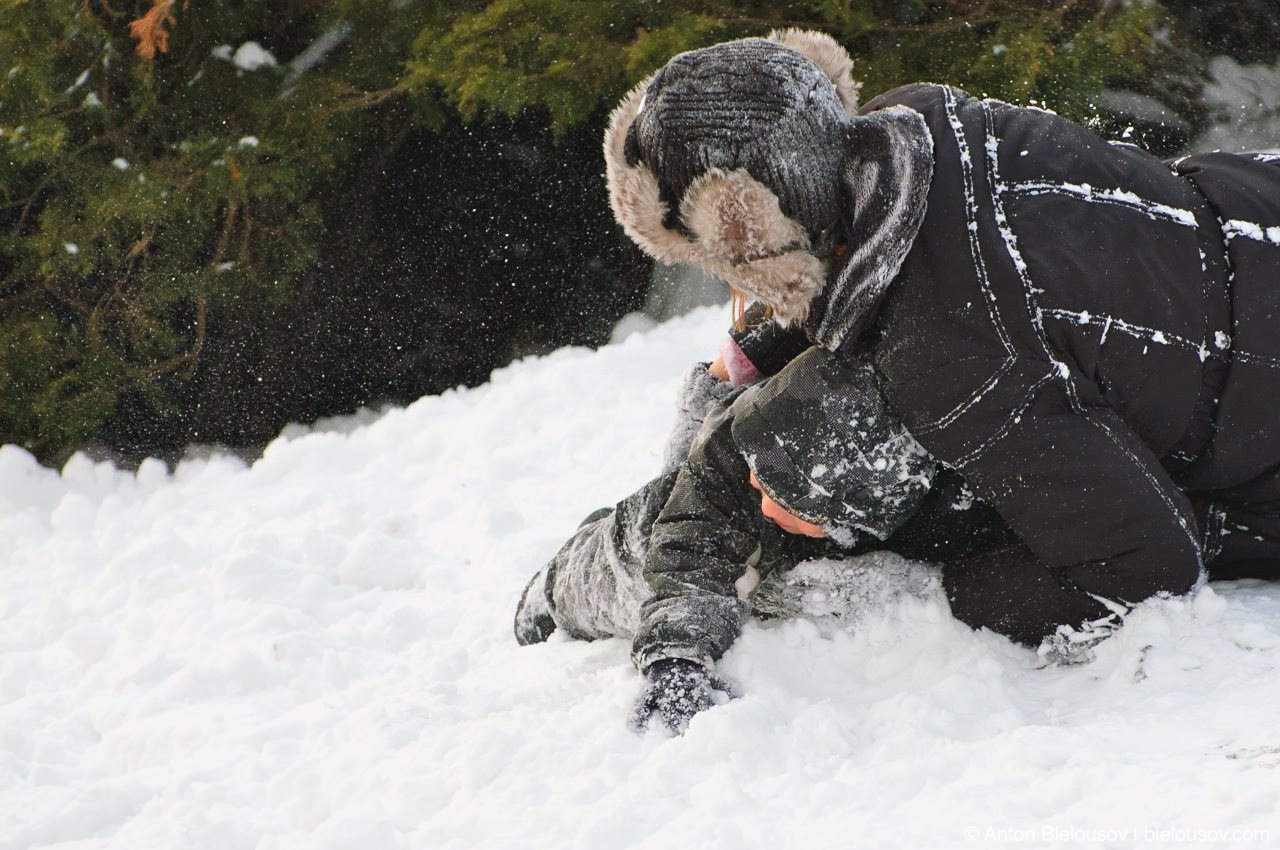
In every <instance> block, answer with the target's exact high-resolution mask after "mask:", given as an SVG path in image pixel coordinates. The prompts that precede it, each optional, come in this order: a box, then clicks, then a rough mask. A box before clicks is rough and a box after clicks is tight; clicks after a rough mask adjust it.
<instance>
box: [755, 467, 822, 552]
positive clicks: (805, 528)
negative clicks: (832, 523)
mask: <svg viewBox="0 0 1280 850" xmlns="http://www.w3.org/2000/svg"><path fill="white" fill-rule="evenodd" d="M748 480H749V481H750V482H751V486H752V487H754V488H756V489H757V490H759V491H760V511H761V513H763V514H764V515H765V516H767V517H768V518H769V519H771V520H773V523H774V525H776V526H778V528H781V529H782V530H783V531H785V532H787V533H789V534H803V535H804V536H805V537H826V536H827V533H826V532H825V531H823V530H822V527H821V526H818V525H814V524H813V523H811V522H805V521H804V520H802V519H800V517H798V516H795V515H793V514H790V513H788V512H787V510H786V508H784V507H782V505H779V504H778V503H777V502H775V501H774V500H773V499H770V498H769V494H768V493H766V492H765V491H764V489H763V488H762V487H761V486H760V480H759V479H758V478H756V474H755V473H754V472H752V473H751V477H750V478H749V479H748Z"/></svg>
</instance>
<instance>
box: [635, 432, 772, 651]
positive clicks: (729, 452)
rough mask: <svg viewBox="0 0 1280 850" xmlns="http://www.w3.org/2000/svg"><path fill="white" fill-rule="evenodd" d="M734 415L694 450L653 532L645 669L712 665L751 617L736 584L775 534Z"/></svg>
mask: <svg viewBox="0 0 1280 850" xmlns="http://www.w3.org/2000/svg"><path fill="white" fill-rule="evenodd" d="M747 477H748V470H747V465H746V462H745V461H744V460H743V459H742V457H741V455H740V454H739V453H738V451H737V449H736V448H735V447H734V445H733V441H732V438H731V437H730V434H729V427H728V421H727V420H726V422H725V423H723V424H722V425H721V426H720V427H718V428H716V429H715V430H714V431H713V432H712V433H711V434H710V435H709V436H708V438H707V439H706V440H705V441H704V442H702V443H701V445H699V446H698V447H697V448H696V449H695V450H694V451H693V453H692V454H691V455H690V456H689V460H688V462H687V463H686V464H685V465H684V466H683V467H682V468H681V470H680V472H679V474H678V475H677V477H676V483H675V487H674V488H673V490H672V492H671V496H670V497H669V498H668V499H667V503H666V505H665V506H664V507H663V509H662V511H661V513H659V515H658V519H657V521H656V522H655V523H654V525H653V531H652V532H651V534H650V538H649V550H648V553H647V555H646V559H645V567H644V574H645V578H646V579H647V580H648V582H649V586H650V588H651V590H652V596H651V597H650V598H649V599H648V601H646V602H645V604H644V606H643V608H642V609H641V614H640V628H639V629H638V631H637V633H636V637H635V641H634V644H633V647H632V660H633V661H634V662H635V665H636V667H637V668H638V669H639V670H640V671H641V672H642V673H646V672H648V670H649V668H650V667H651V666H652V665H653V664H655V663H656V662H658V661H661V660H664V659H685V660H688V661H691V662H694V663H696V664H699V665H701V666H703V667H706V668H708V669H709V668H710V667H711V665H712V664H713V663H714V662H715V660H716V659H718V658H719V657H720V656H721V655H722V654H723V653H724V651H725V650H726V649H728V648H729V646H730V645H731V644H732V643H733V641H734V640H735V639H737V637H738V633H739V631H740V630H741V628H742V622H743V620H744V619H745V617H746V615H747V604H746V602H745V601H743V599H741V598H740V597H739V593H738V587H737V582H738V581H739V579H741V578H742V577H743V575H744V574H745V573H746V572H747V569H748V566H749V563H750V561H751V559H752V557H753V555H755V553H756V551H757V549H758V548H759V546H760V541H761V535H762V534H766V533H780V532H776V530H775V531H774V532H769V531H768V530H767V529H766V528H765V525H764V524H765V523H767V522H768V520H766V519H765V518H764V516H763V515H762V514H761V513H760V510H759V503H758V497H756V496H755V491H754V490H752V489H751V487H750V485H749V484H748V483H747Z"/></svg>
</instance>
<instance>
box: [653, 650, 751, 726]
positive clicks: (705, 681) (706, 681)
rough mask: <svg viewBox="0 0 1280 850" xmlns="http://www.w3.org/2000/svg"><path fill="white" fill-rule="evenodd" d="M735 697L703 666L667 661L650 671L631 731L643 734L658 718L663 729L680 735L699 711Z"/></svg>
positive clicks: (729, 689) (730, 690)
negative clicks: (652, 721) (655, 716)
mask: <svg viewBox="0 0 1280 850" xmlns="http://www.w3.org/2000/svg"><path fill="white" fill-rule="evenodd" d="M717 696H719V697H720V699H719V700H717V699H716V697H717ZM734 696H735V694H734V693H733V690H732V688H730V687H729V685H727V684H726V683H725V682H723V681H722V680H720V679H719V678H717V677H715V676H712V675H711V674H710V673H708V672H707V671H706V669H705V668H704V667H703V666H702V665H701V664H698V663H696V662H693V661H686V660H685V659H683V658H668V659H664V660H662V661H658V662H656V663H654V665H653V666H652V667H650V668H649V684H648V686H646V687H645V689H644V693H643V694H641V695H640V701H639V702H637V703H636V710H635V714H633V715H632V717H631V727H632V728H633V729H634V730H635V731H637V732H644V730H645V729H646V728H648V726H649V720H650V718H651V717H652V716H653V715H655V714H656V715H658V719H660V720H661V721H662V724H663V725H664V726H666V727H667V728H668V729H670V730H671V731H672V733H674V734H676V735H680V734H683V733H684V730H685V729H687V728H688V726H689V721H690V720H692V719H693V716H694V715H695V714H697V713H698V712H699V711H704V710H706V709H708V708H711V706H713V705H716V704H717V702H721V703H722V702H725V701H727V700H730V699H733V697H734Z"/></svg>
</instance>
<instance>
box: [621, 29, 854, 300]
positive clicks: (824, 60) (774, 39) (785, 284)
mask: <svg viewBox="0 0 1280 850" xmlns="http://www.w3.org/2000/svg"><path fill="white" fill-rule="evenodd" d="M851 67H852V61H851V60H850V59H849V56H848V54H847V53H846V52H845V51H844V50H843V48H841V47H840V46H839V45H838V44H837V43H836V42H835V41H834V40H833V39H831V38H830V37H829V36H826V35H823V34H821V33H815V32H802V31H798V30H786V31H782V32H775V33H771V34H770V35H769V37H768V38H764V39H760V38H752V39H742V40H739V41H731V42H726V43H724V44H717V45H715V46H712V47H708V48H704V49H702V50H694V51H690V52H688V53H682V54H680V55H679V56H676V57H675V58H673V59H672V60H671V61H669V62H668V63H667V64H666V65H665V66H663V68H662V69H661V70H659V71H658V72H657V73H656V74H654V75H653V76H652V77H650V78H649V79H648V80H646V81H645V82H643V83H641V84H640V85H639V86H637V87H636V88H635V89H634V90H633V91H632V92H631V94H629V95H628V96H627V98H625V99H624V100H623V102H622V104H621V105H620V106H619V107H618V109H617V110H615V111H614V114H613V116H612V118H611V120H610V127H609V130H608V131H607V133H606V135H605V159H606V166H607V169H608V178H609V194H610V203H611V204H612V206H613V210H614V214H615V216H616V217H617V219H618V221H619V222H620V223H621V224H622V226H623V228H624V229H625V230H626V231H627V233H628V235H630V236H631V237H632V238H633V239H635V241H636V242H637V243H639V245H640V246H641V247H642V248H644V249H645V250H646V251H647V252H648V253H649V254H651V255H652V256H654V257H655V258H657V259H659V260H662V261H664V262H682V261H692V262H697V263H699V264H700V265H702V266H703V267H704V268H706V269H707V270H708V271H710V272H711V273H712V274H715V275H717V276H719V277H721V278H723V279H724V280H726V281H727V282H728V283H729V284H730V285H731V286H734V287H736V288H738V289H741V290H743V291H744V292H746V293H747V294H749V295H751V296H754V297H755V298H756V299H758V300H760V301H763V302H764V303H766V304H768V305H769V306H771V307H772V308H773V309H774V314H775V316H776V317H777V318H778V319H779V320H781V321H783V322H794V321H798V320H800V319H803V318H804V315H805V313H806V312H807V309H808V305H809V302H810V301H812V299H813V297H814V296H815V295H816V294H817V293H818V292H819V291H821V288H822V284H823V281H824V278H825V264H824V262H823V260H821V259H820V257H819V255H821V254H824V253H826V252H827V251H828V250H829V249H830V248H831V247H833V244H832V243H833V241H834V233H835V229H836V227H837V226H838V224H839V222H840V218H841V213H842V208H843V196H842V191H841V186H842V183H841V174H842V171H843V170H844V168H845V164H846V158H847V151H848V149H849V128H850V126H851V117H852V115H853V114H854V113H855V111H856V109H857V85H856V84H855V83H854V82H853V80H852V78H851V76H850V74H849V71H850V69H851Z"/></svg>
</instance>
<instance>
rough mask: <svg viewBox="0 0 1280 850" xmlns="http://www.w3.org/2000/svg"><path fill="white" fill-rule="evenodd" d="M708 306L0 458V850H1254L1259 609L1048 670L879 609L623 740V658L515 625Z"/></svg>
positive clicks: (1263, 727) (1266, 671) (1262, 648)
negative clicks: (221, 417) (168, 443)
mask: <svg viewBox="0 0 1280 850" xmlns="http://www.w3.org/2000/svg"><path fill="white" fill-rule="evenodd" d="M726 314H727V310H726V309H725V308H724V307H719V308H704V309H702V310H699V311H696V312H695V313H693V314H691V315H690V316H688V317H685V318H682V319H677V320H674V321H671V322H668V323H666V324H663V325H660V326H658V327H657V328H655V329H653V330H651V331H648V332H645V333H640V334H635V335H632V336H630V337H629V338H627V339H626V340H624V341H623V342H621V343H619V344H616V345H611V346H608V347H605V348H604V349H602V350H600V351H598V352H591V351H587V350H583V349H566V350H561V351H557V352H555V353H553V354H551V355H548V356H545V357H541V358H535V359H530V360H525V361H522V362H519V363H516V364H514V365H512V366H510V367H508V368H505V369H501V370H499V371H497V372H495V373H494V375H493V379H492V380H491V381H490V382H489V383H488V384H486V385H484V386H481V387H478V388H475V389H471V390H461V391H455V392H449V393H446V394H444V395H442V396H438V397H429V398H424V399H422V400H420V401H418V402H416V403H415V404H412V405H410V406H408V407H407V408H394V409H389V410H386V411H384V412H382V413H380V414H374V413H369V414H366V415H363V416H359V417H351V418H348V419H343V420H336V421H333V422H330V423H326V424H325V425H323V426H322V427H318V428H314V429H302V428H293V429H290V430H289V431H287V432H286V434H285V435H284V436H281V437H280V438H279V439H277V440H276V441H275V442H274V443H272V444H271V445H270V446H269V447H268V448H267V450H266V452H265V454H264V456H263V457H262V458H261V459H260V460H258V461H257V462H255V463H253V464H251V465H248V464H246V463H244V462H243V461H240V460H237V459H235V458H233V457H230V456H226V455H219V454H214V455H212V456H207V457H203V458H199V457H196V458H193V459H191V460H188V461H185V462H183V463H181V464H180V465H178V466H177V468H176V469H174V470H172V471H170V470H167V469H166V468H165V466H164V465H162V464H160V463H159V462H155V461H150V462H147V463H144V464H143V465H142V466H141V467H140V468H139V469H138V470H137V471H136V472H133V471H122V470H120V469H117V468H114V467H112V466H111V465H108V464H105V463H95V462H92V461H90V460H88V459H87V458H85V457H83V456H78V457H76V458H74V459H73V460H71V461H70V462H69V463H68V464H67V465H66V467H65V468H64V469H63V470H61V472H55V471H51V470H48V469H44V468H41V467H39V466H38V465H36V463H35V462H34V461H33V460H32V458H31V457H30V456H29V455H28V454H26V453H25V452H23V451H21V450H19V449H16V448H13V447H6V448H4V449H0V501H2V502H3V507H2V508H0V550H2V551H3V553H4V554H3V560H2V561H0V563H2V564H3V566H2V567H0V577H2V578H0V581H2V582H3V585H2V587H0V848H5V850H8V849H9V848H14V850H19V849H20V850H25V849H26V848H34V847H39V848H49V847H58V848H67V850H70V849H71V848H75V850H90V848H122V849H123V848H128V850H145V848H182V850H195V848H211V850H232V848H259V850H284V848H298V850H324V848H335V850H336V848H342V850H347V849H348V848H377V849H378V850H398V848H429V849H430V850H446V848H468V850H469V849H470V848H494V849H495V850H509V849H510V848H514V847H520V848H557V850H559V849H560V848H584V850H607V849H608V848H624V847H636V848H654V850H674V848H699V850H711V848H734V850H738V848H769V849H770V850H776V848H795V847H803V848H828V847H831V848H835V847H841V848H844V847H849V848H857V847H866V848H872V847H874V848H910V850H920V848H940V847H953V846H956V847H1069V848H1085V847H1110V848H1129V847H1155V846H1159V847H1197V848H1199V847H1266V846H1273V845H1274V843H1275V842H1276V841H1277V840H1280V816H1278V806H1280V803H1278V801H1280V732H1277V724H1276V716H1277V706H1280V586H1273V585H1270V584H1264V583H1260V582H1249V583H1234V584H1216V585H1210V586H1209V587H1207V588H1205V589H1203V590H1201V591H1200V592H1199V593H1197V594H1196V595H1195V596H1194V597H1193V598H1188V599H1179V600H1166V601H1158V602H1155V603H1152V604H1148V605H1145V606H1143V607H1141V608H1140V609H1139V610H1138V611H1137V612H1136V613H1135V614H1133V615H1132V616H1131V617H1130V619H1129V623H1128V625H1127V626H1126V627H1125V628H1124V629H1123V630H1122V631H1121V632H1120V633H1119V634H1118V635H1117V636H1116V637H1114V638H1113V639H1111V640H1110V641H1108V642H1106V643H1104V644H1102V645H1101V646H1099V647H1098V648H1097V650H1096V655H1097V657H1096V660H1094V661H1093V662H1092V663H1090V664H1085V665H1081V666H1075V667H1065V668H1059V667H1046V666H1044V665H1043V664H1042V662H1041V661H1040V659H1039V658H1038V657H1037V656H1036V654H1035V653H1034V652H1033V651H1031V650H1028V649H1024V648H1021V647H1018V646H1014V645H1012V644H1010V643H1009V642H1008V641H1006V640H1004V639H1003V638H1000V637H997V636H995V635H992V634H990V633H975V632H973V631H971V630H969V629H968V628H966V627H965V626H963V625H961V624H959V623H957V622H956V621H955V620H954V619H953V618H952V617H951V616H950V614H949V612H948V610H947V608H946V603H945V600H942V599H940V598H939V597H938V596H937V594H936V593H935V594H933V595H928V596H926V597H924V598H919V597H914V596H910V595H905V596H901V597H896V598H894V599H893V600H892V601H890V602H888V603H886V605H885V606H884V608H883V609H881V610H875V611H871V612H868V613H867V614H866V615H865V616H864V617H863V618H861V619H860V620H859V621H858V624H857V626H856V627H855V628H853V629H851V630H850V629H839V628H835V627H833V626H831V625H830V624H829V623H818V622H812V621H807V620H792V621H789V622H785V623H783V624H781V625H770V626H765V625H760V624H749V625H748V627H747V629H746V631H745V633H744V635H743V636H742V638H741V639H740V640H739V641H738V643H737V644H736V645H735V646H734V647H733V649H732V650H731V651H730V653H729V654H728V655H727V656H726V657H725V659H724V660H723V661H722V663H721V665H720V669H721V672H722V674H723V675H724V676H726V677H727V678H729V679H730V680H732V681H733V682H734V683H736V685H737V687H738V689H739V690H740V691H741V694H742V695H741V697H740V698H739V699H737V700H735V701H733V702H731V703H730V704H728V705H725V706H720V707H717V708H714V709H712V710H710V711H708V712H706V713H704V714H702V715H699V716H698V717H696V718H695V719H694V721H693V723H692V725H691V726H690V728H689V730H688V732H687V733H686V734H685V735H684V736H683V737H680V738H673V737H670V736H669V735H667V734H665V733H664V732H662V731H659V730H652V731H650V732H649V733H648V734H647V735H644V736H640V735H637V734H634V733H633V732H632V731H630V730H629V729H628V727H627V723H626V721H627V718H628V715H629V713H630V711H631V707H632V704H633V702H634V700H635V699H636V697H637V696H638V694H639V693H640V690H641V685H642V682H641V680H640V678H639V677H638V675H637V674H636V673H635V672H634V670H633V669H632V668H631V665H630V663H629V661H628V649H629V647H628V645H627V644H626V643H625V642H624V641H621V640H608V641H602V642H598V643H581V642H574V641H570V640H568V639H566V638H564V637H563V636H562V635H558V634H557V635H554V636H553V637H552V639H551V640H550V641H549V642H548V643H546V644H542V645H538V646H532V647H523V648H522V647H519V646H517V645H516V643H515V641H514V639H513V637H512V634H511V619H512V614H513V611H514V607H515V602H516V599H517V597H518V595H519V593H520V591H521V590H522V589H523V587H524V585H525V583H526V582H527V581H528V579H529V577H530V575H532V574H533V572H534V571H535V570H537V569H538V568H539V567H540V566H541V565H542V564H543V563H544V562H545V561H546V560H547V559H548V558H549V557H550V556H551V555H552V553H553V552H554V551H555V549H556V548H557V546H558V545H559V544H560V543H561V542H562V541H563V539H564V538H565V537H567V536H568V535H569V534H570V533H571V532H572V531H573V529H574V528H575V526H576V525H577V523H578V521H579V520H580V519H581V518H582V517H583V516H584V515H586V514H587V513H589V512H590V511H591V510H593V509H595V508H597V507H600V506H601V505H606V504H610V503H611V502H612V501H614V500H615V499H617V498H619V497H621V496H623V495H624V494H626V493H627V492H629V491H630V490H632V489H633V488H635V487H636V486H638V485H639V484H641V483H642V482H643V481H644V480H645V479H646V478H647V477H648V476H650V475H652V474H653V473H654V472H655V471H656V470H657V468H658V467H659V464H660V462H661V449H662V443H663V438H664V437H665V435H666V432H667V429H668V428H669V427H670V425H671V420H672V412H673V394H674V391H675V388H676V383H677V380H678V378H679V376H680V373H681V371H682V369H683V368H684V367H685V366H686V364H687V363H689V362H690V361H692V360H695V359H701V358H705V357H709V356H710V354H711V353H713V352H714V351H715V350H716V348H717V346H718V342H719V337H720V331H721V329H722V328H723V326H724V324H725V322H726Z"/></svg>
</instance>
